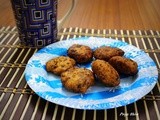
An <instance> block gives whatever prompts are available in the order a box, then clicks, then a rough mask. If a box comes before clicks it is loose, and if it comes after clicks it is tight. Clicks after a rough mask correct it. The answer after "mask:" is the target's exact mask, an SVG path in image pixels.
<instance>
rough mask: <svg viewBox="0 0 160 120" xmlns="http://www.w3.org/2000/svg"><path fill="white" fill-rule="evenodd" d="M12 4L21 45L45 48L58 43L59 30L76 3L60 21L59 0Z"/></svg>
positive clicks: (13, 0) (14, 0) (18, 0)
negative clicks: (58, 15) (58, 14)
mask: <svg viewBox="0 0 160 120" xmlns="http://www.w3.org/2000/svg"><path fill="white" fill-rule="evenodd" d="M11 4H12V8H13V12H14V15H15V19H16V24H17V29H18V33H19V38H20V41H21V43H22V44H24V45H27V46H33V47H43V46H46V45H49V44H51V43H54V42H56V41H57V32H58V28H59V26H61V23H62V22H63V20H64V19H65V18H66V17H67V16H68V15H69V14H70V13H71V11H72V9H73V7H74V6H75V1H74V0H72V5H71V7H70V8H69V10H68V11H67V13H66V14H65V15H64V17H63V18H62V20H60V21H57V4H58V0H11ZM58 23H59V24H58Z"/></svg>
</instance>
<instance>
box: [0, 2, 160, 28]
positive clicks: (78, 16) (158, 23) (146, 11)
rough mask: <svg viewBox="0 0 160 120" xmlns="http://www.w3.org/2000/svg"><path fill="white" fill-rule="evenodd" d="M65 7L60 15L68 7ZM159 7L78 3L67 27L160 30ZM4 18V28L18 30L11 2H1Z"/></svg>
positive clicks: (0, 13) (153, 4)
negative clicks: (9, 27)
mask: <svg viewBox="0 0 160 120" xmlns="http://www.w3.org/2000/svg"><path fill="white" fill-rule="evenodd" d="M64 4H65V5H62V6H59V7H60V8H59V13H60V14H62V12H63V11H64V10H65V9H66V5H68V3H67V2H64ZM159 5H160V0H77V5H76V7H75V9H74V11H73V12H72V14H71V16H70V17H69V18H68V19H67V20H66V22H65V23H64V25H63V27H81V28H91V29H119V30H120V29H124V30H126V29H128V30H133V29H134V30H149V29H152V30H160V12H159V11H160V7H159ZM0 16H1V18H0V26H8V25H10V26H15V21H14V16H13V13H12V9H11V5H10V0H0ZM59 16H61V15H59Z"/></svg>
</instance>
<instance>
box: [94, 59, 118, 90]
mask: <svg viewBox="0 0 160 120" xmlns="http://www.w3.org/2000/svg"><path fill="white" fill-rule="evenodd" d="M92 70H93V73H94V74H96V76H97V78H98V79H99V80H100V81H101V82H102V83H104V84H105V85H106V86H110V87H114V86H118V85H119V84H120V77H119V74H118V73H117V71H116V70H115V69H114V68H113V67H112V66H111V65H110V64H109V63H108V62H106V61H104V60H95V61H93V62H92Z"/></svg>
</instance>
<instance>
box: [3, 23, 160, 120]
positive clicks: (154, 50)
mask: <svg viewBox="0 0 160 120" xmlns="http://www.w3.org/2000/svg"><path fill="white" fill-rule="evenodd" d="M90 36H94V37H104V38H113V39H117V40H121V41H125V42H127V43H129V44H132V45H134V46H136V47H138V48H140V49H142V50H144V51H145V52H146V53H147V54H148V55H149V56H150V57H151V58H152V59H153V60H154V61H155V63H156V65H157V68H158V72H159V78H158V82H157V84H156V85H155V87H154V89H153V90H152V91H151V92H150V93H149V94H147V95H146V96H144V97H143V98H142V99H140V100H139V101H137V102H135V103H132V104H130V105H127V106H123V107H119V108H114V109H109V110H78V109H72V108H67V107H63V106H60V105H56V104H54V103H50V102H48V101H46V100H44V99H42V98H40V97H39V96H37V95H36V94H35V93H34V92H33V91H32V90H31V89H30V88H29V86H28V85H27V83H26V81H25V79H24V70H25V66H26V64H27V62H28V60H29V59H30V57H31V56H32V55H33V54H34V53H35V52H36V51H37V50H38V49H37V48H34V47H26V46H22V45H20V44H19V38H18V33H17V30H16V27H10V26H8V27H0V119H4V120H9V119H10V120H11V119H15V120H19V119H24V120H29V119H36V120H39V119H42V120H85V119H86V120H114V119H115V120H117V119H118V120H124V119H126V120H150V119H151V120H160V114H159V111H160V31H152V30H147V31H142V30H110V29H104V30H95V29H82V28H63V29H62V30H61V31H60V32H59V35H58V38H59V40H68V39H70V38H76V37H90Z"/></svg>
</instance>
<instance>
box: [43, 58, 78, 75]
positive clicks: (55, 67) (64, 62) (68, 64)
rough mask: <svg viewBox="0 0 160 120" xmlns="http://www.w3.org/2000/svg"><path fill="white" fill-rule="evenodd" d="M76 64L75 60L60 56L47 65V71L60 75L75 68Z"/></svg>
mask: <svg viewBox="0 0 160 120" xmlns="http://www.w3.org/2000/svg"><path fill="white" fill-rule="evenodd" d="M75 64H76V62H75V60H74V59H72V58H69V57H65V56H60V57H56V58H53V59H51V60H49V61H48V62H47V63H46V69H47V71H48V72H52V73H54V74H56V75H60V74H61V73H62V72H64V71H66V70H67V69H69V68H72V67H74V66H75Z"/></svg>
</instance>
